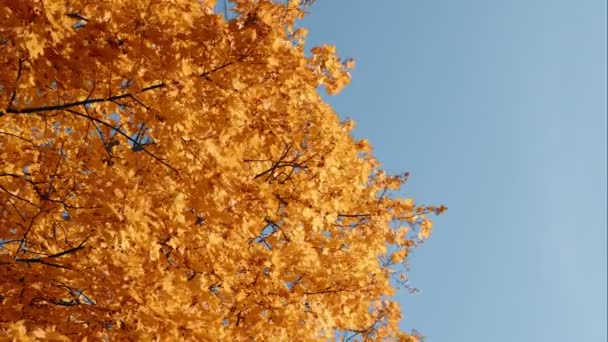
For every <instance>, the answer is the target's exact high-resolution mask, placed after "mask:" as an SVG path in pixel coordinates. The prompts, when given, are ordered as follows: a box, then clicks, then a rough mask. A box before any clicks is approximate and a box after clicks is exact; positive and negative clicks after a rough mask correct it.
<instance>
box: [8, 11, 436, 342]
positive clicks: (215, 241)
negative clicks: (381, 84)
mask: <svg viewBox="0 0 608 342" xmlns="http://www.w3.org/2000/svg"><path fill="white" fill-rule="evenodd" d="M232 3H233V6H234V8H233V9H232V10H233V11H234V13H235V15H234V17H233V18H225V17H224V16H223V15H221V14H217V13H215V12H214V6H215V4H214V1H208V0H207V1H194V0H170V1H169V0H162V1H160V0H112V1H97V2H93V1H86V0H74V1H63V0H44V1H42V0H37V1H34V0H25V1H13V0H0V23H2V24H0V66H1V68H2V72H1V73H0V337H1V336H5V337H10V338H14V339H16V340H29V339H32V340H36V339H50V340H72V339H77V340H82V339H85V338H89V339H93V340H97V339H100V338H104V339H106V340H108V339H110V340H113V339H116V338H119V339H133V340H136V339H151V338H156V339H159V340H181V339H194V340H201V341H206V340H224V341H245V340H247V341H248V340H251V339H252V338H255V339H256V340H273V341H283V340H303V341H304V340H317V339H321V340H323V339H326V338H341V339H344V340H356V339H366V340H367V339H374V340H382V339H395V340H403V341H415V340H416V337H414V336H410V335H408V334H406V333H404V332H401V331H400V330H399V328H398V321H399V319H400V315H401V314H400V308H399V306H398V304H397V303H395V302H394V301H392V300H391V298H390V297H391V295H393V294H394V291H395V290H394V288H395V286H396V285H397V283H398V282H400V281H401V282H403V281H405V275H404V273H403V272H404V268H403V265H405V262H406V260H407V255H408V251H410V250H411V248H414V247H416V246H417V245H418V244H419V243H420V242H421V241H422V240H424V239H425V238H426V237H428V235H429V234H430V230H431V221H430V220H429V219H428V218H427V217H426V215H427V214H429V213H440V212H442V211H443V210H444V209H445V207H443V206H440V207H433V206H417V205H415V204H414V202H413V200H412V199H407V198H401V197H398V196H396V195H394V193H395V191H396V190H399V189H400V188H401V186H402V184H403V183H404V182H405V181H406V179H407V174H403V175H397V176H391V175H388V174H386V173H385V172H383V171H382V170H381V169H380V164H379V163H378V162H377V160H376V159H374V157H373V156H372V154H371V147H370V145H369V143H368V142H367V141H366V140H355V139H354V138H353V137H352V136H351V134H350V131H351V130H352V128H353V123H352V122H351V121H340V119H339V117H338V116H337V115H336V114H335V113H334V112H333V110H332V109H331V107H330V106H329V105H328V104H326V103H325V102H324V101H323V100H322V98H321V96H320V95H319V87H320V86H323V87H324V88H325V89H326V91H327V92H328V93H330V94H333V93H336V92H338V91H339V90H340V89H341V88H342V87H344V86H345V85H346V84H347V83H348V82H349V79H350V76H349V73H348V70H349V68H350V67H351V66H352V65H351V64H352V62H350V61H344V60H341V59H340V58H339V57H338V56H337V54H336V51H335V48H334V47H332V46H328V45H325V46H319V47H314V48H312V49H311V53H310V54H308V55H307V53H306V51H305V44H304V43H305V36H306V30H305V29H304V28H298V27H297V25H296V22H297V20H298V19H300V18H301V17H302V16H303V15H304V13H305V12H304V7H303V6H304V5H303V3H299V2H298V1H287V2H284V1H281V2H273V1H268V0H258V1H251V0H248V1H245V0H236V1H233V2H232Z"/></svg>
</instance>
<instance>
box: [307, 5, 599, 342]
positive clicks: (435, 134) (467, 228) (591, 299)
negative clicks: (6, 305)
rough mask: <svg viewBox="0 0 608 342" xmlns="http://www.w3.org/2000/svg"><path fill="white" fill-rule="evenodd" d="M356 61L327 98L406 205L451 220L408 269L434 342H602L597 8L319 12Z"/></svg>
mask: <svg viewBox="0 0 608 342" xmlns="http://www.w3.org/2000/svg"><path fill="white" fill-rule="evenodd" d="M311 13H312V14H311V16H310V17H309V18H307V19H306V20H305V21H304V22H303V26H306V27H308V28H309V29H310V35H309V42H310V44H311V46H312V45H314V44H319V43H323V42H326V43H331V44H335V45H337V47H338V50H339V51H340V53H341V56H343V57H354V58H355V59H356V61H357V67H356V69H355V70H354V72H353V81H352V84H351V85H350V86H349V87H348V88H347V89H346V90H344V91H343V92H342V93H341V94H340V95H338V96H336V97H330V98H328V100H329V102H330V103H331V104H332V105H333V106H334V108H335V109H336V111H337V112H338V113H339V114H340V115H341V116H342V117H352V118H353V119H355V121H357V123H358V125H357V129H356V131H355V133H356V135H357V136H360V137H366V138H369V139H370V141H371V142H372V143H373V145H374V147H375V154H376V156H377V157H378V158H379V159H380V160H381V161H382V162H383V165H384V167H385V168H386V169H387V170H389V171H393V172H399V171H410V172H411V173H412V176H411V178H410V182H409V183H408V185H407V187H406V189H405V193H406V194H407V195H411V196H414V197H415V198H416V199H417V201H418V202H421V203H427V204H446V205H447V206H448V207H449V211H448V212H447V214H446V215H445V216H442V217H439V218H438V219H436V221H435V222H436V225H435V232H434V235H433V237H432V238H431V239H430V240H429V241H427V242H426V243H425V244H424V246H422V248H420V249H418V250H416V252H415V253H414V255H413V257H412V258H411V267H412V271H411V272H410V274H409V275H410V279H411V281H412V282H413V284H414V285H415V286H416V287H417V288H419V289H420V290H421V294H419V295H409V294H407V293H406V292H405V291H402V292H401V293H400V294H399V295H398V299H399V300H400V302H401V303H402V304H403V311H404V314H405V319H404V321H403V323H402V327H403V328H404V329H407V330H409V329H410V328H412V327H414V328H416V329H418V330H420V331H421V332H422V333H424V334H425V335H427V337H428V341H472V342H477V341H479V342H486V341H494V342H501V341H552V342H561V341H564V342H565V341H600V342H601V341H606V338H607V337H606V321H607V317H606V305H607V304H606V303H607V302H606V301H607V299H606V291H607V290H606V278H607V275H606V268H607V265H606V255H607V251H606V241H607V237H606V226H607V222H606V208H607V201H606V192H607V184H606V173H607V171H606V153H607V151H606V145H607V142H606V131H607V128H606V127H607V123H606V117H607V114H606V111H607V109H606V1H605V0H579V1H562V0H509V1H487V0H459V1H452V0H424V1H423V0H399V1H398V0H393V1H382V2H370V1H352V0H351V1H347V0H318V1H317V3H316V4H315V5H314V6H313V7H312V8H311Z"/></svg>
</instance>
